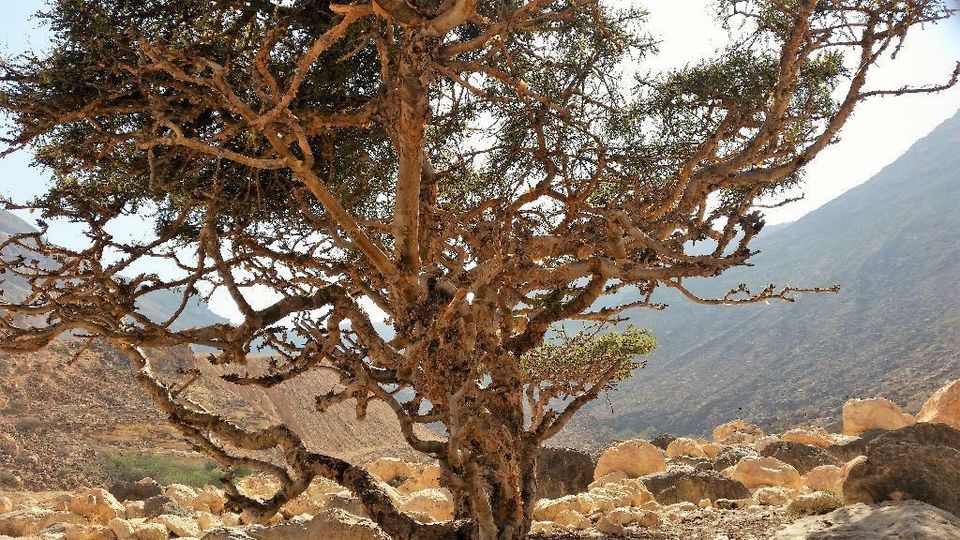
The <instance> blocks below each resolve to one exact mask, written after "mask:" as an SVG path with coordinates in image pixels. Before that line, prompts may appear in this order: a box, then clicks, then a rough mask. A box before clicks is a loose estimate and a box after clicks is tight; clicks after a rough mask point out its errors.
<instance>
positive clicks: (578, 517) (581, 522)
mask: <svg viewBox="0 0 960 540" xmlns="http://www.w3.org/2000/svg"><path fill="white" fill-rule="evenodd" d="M555 521H556V523H557V525H561V526H563V527H570V528H572V529H581V530H582V529H589V528H590V527H591V526H592V525H593V524H592V523H590V520H589V519H587V518H586V517H584V516H583V514H581V513H580V512H577V511H576V510H564V511H563V512H560V513H559V514H557V519H556V520H555Z"/></svg>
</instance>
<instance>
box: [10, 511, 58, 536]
mask: <svg viewBox="0 0 960 540" xmlns="http://www.w3.org/2000/svg"><path fill="white" fill-rule="evenodd" d="M51 514H53V511H52V510H47V509H46V508H39V507H35V506H31V507H27V508H21V509H19V510H14V511H13V512H7V513H6V514H3V515H0V535H8V536H29V535H31V534H35V533H37V532H38V531H40V530H42V529H44V528H45V527H46V526H47V525H46V524H45V520H46V518H48V517H49V516H50V515H51Z"/></svg>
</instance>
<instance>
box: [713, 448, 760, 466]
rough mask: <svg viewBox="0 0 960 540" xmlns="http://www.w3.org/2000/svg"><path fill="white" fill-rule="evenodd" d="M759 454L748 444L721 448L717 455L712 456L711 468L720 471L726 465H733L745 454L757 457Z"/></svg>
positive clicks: (745, 455)
mask: <svg viewBox="0 0 960 540" xmlns="http://www.w3.org/2000/svg"><path fill="white" fill-rule="evenodd" d="M759 455H760V454H758V453H757V452H756V450H754V449H753V448H750V447H749V446H744V445H742V444H738V445H735V446H728V447H726V448H724V449H723V450H721V451H720V453H719V454H717V457H715V458H713V468H714V469H715V470H718V471H722V470H724V469H726V468H727V467H733V466H734V465H736V464H737V463H739V462H740V460H741V459H743V458H745V457H747V456H754V457H759Z"/></svg>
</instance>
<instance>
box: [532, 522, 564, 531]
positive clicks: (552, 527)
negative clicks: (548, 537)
mask: <svg viewBox="0 0 960 540" xmlns="http://www.w3.org/2000/svg"><path fill="white" fill-rule="evenodd" d="M561 529H562V527H561V526H560V525H557V524H556V523H554V522H552V521H534V522H533V523H532V524H531V525H530V534H553V533H555V532H560V530H561Z"/></svg>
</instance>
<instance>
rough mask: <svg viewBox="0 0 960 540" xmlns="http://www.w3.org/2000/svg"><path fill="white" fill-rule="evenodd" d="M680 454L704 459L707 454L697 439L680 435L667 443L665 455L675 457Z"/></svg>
mask: <svg viewBox="0 0 960 540" xmlns="http://www.w3.org/2000/svg"><path fill="white" fill-rule="evenodd" d="M680 456H687V457H695V458H704V459H706V457H707V454H706V453H705V452H704V451H703V448H700V445H699V444H698V443H697V441H695V440H693V439H688V438H686V437H680V438H679V439H674V440H673V442H671V443H670V444H669V445H667V457H669V458H676V457H680Z"/></svg>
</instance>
